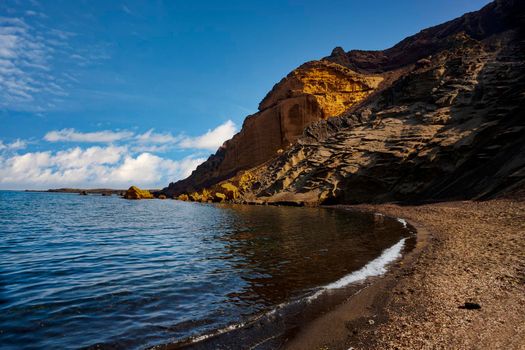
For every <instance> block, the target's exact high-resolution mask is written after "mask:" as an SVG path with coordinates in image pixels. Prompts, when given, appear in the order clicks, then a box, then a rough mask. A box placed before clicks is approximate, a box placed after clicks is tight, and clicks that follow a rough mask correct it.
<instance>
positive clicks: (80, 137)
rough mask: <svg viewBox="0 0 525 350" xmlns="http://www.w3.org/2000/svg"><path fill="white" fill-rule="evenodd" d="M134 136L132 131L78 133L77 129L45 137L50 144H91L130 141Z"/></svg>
mask: <svg viewBox="0 0 525 350" xmlns="http://www.w3.org/2000/svg"><path fill="white" fill-rule="evenodd" d="M132 136H133V133H132V132H130V131H111V130H103V131H96V132H85V133H83V132H77V131H76V130H75V129H62V130H53V131H50V132H48V133H47V134H46V135H45V136H44V140H46V141H49V142H91V143H111V142H115V141H121V140H125V139H129V138H130V137H132Z"/></svg>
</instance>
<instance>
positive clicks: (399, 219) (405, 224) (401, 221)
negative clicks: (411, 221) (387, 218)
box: [396, 218, 408, 228]
mask: <svg viewBox="0 0 525 350" xmlns="http://www.w3.org/2000/svg"><path fill="white" fill-rule="evenodd" d="M396 220H397V221H399V222H400V223H401V224H402V225H403V227H404V228H406V227H407V225H408V223H407V221H406V220H405V219H401V218H396Z"/></svg>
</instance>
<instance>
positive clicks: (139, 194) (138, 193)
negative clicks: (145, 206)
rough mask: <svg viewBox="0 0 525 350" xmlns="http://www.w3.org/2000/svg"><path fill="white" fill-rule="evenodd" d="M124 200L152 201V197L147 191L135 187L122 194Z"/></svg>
mask: <svg viewBox="0 0 525 350" xmlns="http://www.w3.org/2000/svg"><path fill="white" fill-rule="evenodd" d="M124 198H125V199H152V198H153V195H152V194H151V193H150V192H149V191H148V190H141V189H140V188H138V187H136V186H131V187H130V188H129V189H128V190H127V191H126V193H125V194H124Z"/></svg>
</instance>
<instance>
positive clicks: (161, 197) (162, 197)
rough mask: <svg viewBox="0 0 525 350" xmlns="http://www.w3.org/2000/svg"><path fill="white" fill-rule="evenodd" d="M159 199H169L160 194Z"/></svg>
mask: <svg viewBox="0 0 525 350" xmlns="http://www.w3.org/2000/svg"><path fill="white" fill-rule="evenodd" d="M158 198H159V199H166V198H167V197H166V195H165V194H159V197H158Z"/></svg>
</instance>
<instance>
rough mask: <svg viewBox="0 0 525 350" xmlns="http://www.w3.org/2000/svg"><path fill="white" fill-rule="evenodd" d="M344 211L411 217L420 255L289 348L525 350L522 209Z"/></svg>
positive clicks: (521, 205)
mask: <svg viewBox="0 0 525 350" xmlns="http://www.w3.org/2000/svg"><path fill="white" fill-rule="evenodd" d="M345 208H346V209H348V210H365V211H374V212H380V213H383V214H385V215H389V216H393V217H400V218H405V219H406V220H407V221H408V222H409V223H410V224H412V225H413V226H415V227H416V229H417V230H418V243H417V245H416V248H415V249H413V250H412V251H411V252H410V253H408V254H406V255H405V256H404V257H403V258H402V260H401V261H399V262H398V263H396V264H394V266H391V268H390V270H389V272H388V273H387V274H386V275H384V276H383V277H381V278H378V279H376V280H374V281H372V283H371V284H370V285H369V286H368V287H367V288H365V289H364V290H362V291H361V292H360V293H359V294H357V295H356V296H354V297H352V298H350V299H348V300H347V301H346V302H345V303H343V304H342V305H339V306H338V307H336V308H335V309H333V310H330V311H328V312H327V313H325V314H324V315H322V316H320V317H319V318H317V319H316V320H313V321H312V322H311V323H309V324H308V325H306V326H305V327H303V328H302V329H301V330H300V331H299V332H298V333H297V335H296V336H295V337H293V338H292V339H289V341H288V342H287V344H286V348H287V349H345V350H346V349H525V312H524V311H523V310H525V283H524V282H525V202H522V201H521V202H520V201H514V200H492V201H486V202H470V201H469V202H447V203H438V204H428V205H421V206H398V205H360V206H348V207H345Z"/></svg>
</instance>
